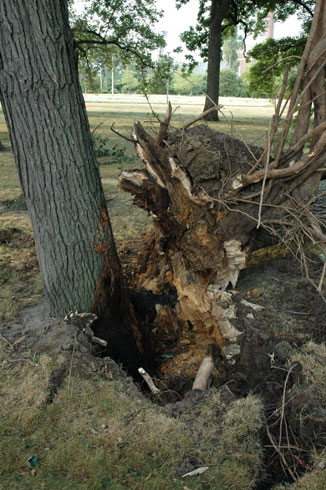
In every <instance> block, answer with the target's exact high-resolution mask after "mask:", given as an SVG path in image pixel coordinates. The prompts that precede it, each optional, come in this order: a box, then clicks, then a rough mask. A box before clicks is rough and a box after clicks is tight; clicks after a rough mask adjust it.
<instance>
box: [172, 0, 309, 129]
mask: <svg viewBox="0 0 326 490" xmlns="http://www.w3.org/2000/svg"><path fill="white" fill-rule="evenodd" d="M188 2H189V0H176V5H177V7H178V8H180V7H181V6H182V5H183V4H186V3H188ZM314 5H315V0H306V1H302V0H259V1H255V2H254V1H252V0H198V15H197V24H196V26H192V27H190V29H189V30H188V31H185V32H184V33H183V34H182V35H181V40H182V41H183V42H184V43H185V44H186V46H187V48H188V50H190V51H196V50H199V52H200V56H201V57H202V58H203V59H204V60H205V61H208V69H207V95H208V97H207V98H206V101H205V107H204V110H206V109H209V108H210V107H212V106H213V103H212V100H213V102H214V103H218V97H219V78H220V62H221V49H222V41H223V37H225V35H226V34H227V33H228V31H229V30H230V29H234V27H235V26H237V25H241V26H242V27H243V28H244V31H245V35H247V34H248V33H249V32H252V33H254V34H255V35H257V34H258V33H260V32H263V31H265V29H266V18H267V15H268V12H269V11H275V20H285V19H286V18H287V17H288V16H289V15H290V14H293V13H295V12H298V11H300V12H301V11H302V10H304V11H306V12H308V14H309V15H311V17H312V15H313V9H314ZM188 59H189V61H190V66H193V65H194V59H193V57H192V56H191V55H189V56H188ZM206 119H210V120H216V121H217V120H218V114H217V111H215V112H212V113H211V114H209V115H208V116H207V117H206Z"/></svg>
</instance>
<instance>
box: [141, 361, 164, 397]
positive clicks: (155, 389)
mask: <svg viewBox="0 0 326 490" xmlns="http://www.w3.org/2000/svg"><path fill="white" fill-rule="evenodd" d="M138 372H139V374H140V375H141V376H142V377H143V379H144V380H145V381H146V383H147V386H148V387H149V389H150V390H151V392H152V393H153V394H154V395H157V394H158V393H160V390H159V389H158V387H157V386H156V385H155V383H154V381H153V380H152V378H151V377H150V375H149V374H148V373H147V372H146V371H145V369H144V368H142V367H140V368H138Z"/></svg>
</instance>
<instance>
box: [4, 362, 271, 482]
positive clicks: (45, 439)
mask: <svg viewBox="0 0 326 490" xmlns="http://www.w3.org/2000/svg"><path fill="white" fill-rule="evenodd" d="M67 361H68V360H67V359H64V358H63V357H62V356H61V357H60V356H59V357H56V358H55V357H52V358H49V357H46V356H42V357H40V358H39V359H37V363H35V364H34V365H31V364H30V363H22V364H20V365H16V366H15V367H9V365H8V364H6V361H5V360H4V358H3V359H2V367H3V368H4V369H3V370H2V374H1V378H0V383H1V393H2V403H1V406H0V413H1V421H2V423H1V429H0V432H1V437H0V448H1V455H2V456H1V461H0V481H1V485H2V486H1V488H3V489H4V488H6V489H8V490H13V489H17V490H18V489H26V490H27V489H34V488H46V489H54V488H60V489H65V490H66V489H92V490H97V489H98V490H99V489H112V490H124V489H135V490H136V489H142V490H156V489H157V490H160V489H162V490H163V489H168V488H175V489H180V490H181V489H185V488H189V489H198V488H207V489H215V488H219V489H220V490H227V489H230V488H234V489H243V490H245V489H249V488H251V486H252V485H251V482H253V481H254V480H255V477H256V476H257V470H258V468H259V465H260V455H261V448H260V444H259V438H258V433H259V429H260V428H261V425H262V418H261V404H260V402H259V400H258V399H257V398H255V397H251V396H250V397H248V398H247V399H245V400H240V401H237V402H234V403H231V406H230V407H227V406H226V405H223V403H222V402H221V400H220V398H219V394H218V393H217V392H216V393H215V394H214V395H213V397H212V398H210V399H209V403H206V402H205V401H202V402H201V403H200V404H199V405H198V406H197V410H196V416H195V417H194V414H192V418H191V411H190V412H189V410H187V419H185V420H182V419H175V418H172V417H170V416H169V415H168V414H167V413H164V411H163V410H162V409H161V408H159V407H157V406H155V405H154V404H152V403H151V402H150V401H148V400H146V399H144V398H143V397H141V396H140V395H139V394H137V393H136V392H135V391H134V390H133V391H132V392H131V393H130V381H128V380H121V379H120V380H119V379H116V380H112V379H111V380H108V379H105V378H103V376H100V375H96V376H93V377H91V378H88V379H86V378H85V377H80V376H78V373H75V372H73V373H72V375H71V377H70V378H69V383H68V382H66V383H65V384H64V386H63V387H62V388H61V389H60V391H59V394H58V395H57V396H56V397H55V399H54V401H53V403H52V404H51V405H45V404H44V400H45V399H46V395H47V390H48V380H49V376H50V373H51V371H52V370H53V369H56V368H57V367H58V366H60V365H62V363H64V362H67ZM248 413H250V414H251V416H250V417H249V416H248ZM216 414H219V415H218V416H216ZM190 418H191V420H190ZM217 422H220V425H216V423H217ZM207 424H209V427H210V430H209V431H208V430H207ZM33 457H34V458H37V460H36V463H35V466H34V467H33V468H31V467H30V464H29V463H28V460H29V459H30V458H33ZM185 459H191V460H192V461H195V464H196V465H199V466H204V465H208V468H209V469H208V470H207V471H206V472H205V473H204V474H203V475H202V476H196V477H189V478H187V479H183V478H181V475H180V474H179V473H180V472H179V473H178V471H177V468H178V465H180V464H182V462H183V461H185ZM182 472H183V473H186V472H187V470H186V469H184V470H181V473H182Z"/></svg>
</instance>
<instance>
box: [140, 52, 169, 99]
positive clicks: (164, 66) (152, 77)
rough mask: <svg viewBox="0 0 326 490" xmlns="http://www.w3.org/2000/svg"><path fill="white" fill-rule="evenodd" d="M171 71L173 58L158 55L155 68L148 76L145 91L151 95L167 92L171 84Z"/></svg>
mask: <svg viewBox="0 0 326 490" xmlns="http://www.w3.org/2000/svg"><path fill="white" fill-rule="evenodd" d="M173 70H174V66H173V58H172V57H171V56H168V55H164V54H160V56H159V58H158V60H157V62H156V64H155V68H154V69H152V70H151V71H150V72H149V74H148V77H147V87H146V90H147V91H149V93H152V94H164V93H165V92H166V91H167V86H168V85H170V84H171V82H172V79H173Z"/></svg>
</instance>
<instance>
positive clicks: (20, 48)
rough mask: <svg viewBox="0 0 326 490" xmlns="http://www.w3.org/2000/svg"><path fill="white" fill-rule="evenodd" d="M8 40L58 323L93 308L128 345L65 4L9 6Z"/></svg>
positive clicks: (6, 60) (5, 63) (0, 68)
mask: <svg viewBox="0 0 326 490" xmlns="http://www.w3.org/2000/svg"><path fill="white" fill-rule="evenodd" d="M0 39H1V43H0V92H1V103H2V107H3V110H4V114H5V117H6V121H7V125H8V128H9V132H10V138H11V142H12V148H13V152H14V156H15V160H16V164H17V168H18V172H19V177H20V182H21V185H22V189H23V193H24V196H25V198H26V203H27V207H28V211H29V214H30V217H31V220H32V225H33V230H34V235H35V242H36V248H37V254H38V260H39V264H40V269H41V274H42V278H43V283H44V288H45V292H46V295H47V297H48V300H49V302H50V307H51V314H52V315H57V316H63V315H65V314H66V313H67V312H68V311H69V310H72V309H78V310H79V311H90V310H91V309H92V310H93V312H95V313H96V314H98V315H99V316H100V317H101V319H102V320H103V319H104V324H103V323H102V327H101V334H102V336H103V337H104V338H105V337H106V338H107V337H108V336H109V337H110V338H111V339H112V337H113V339H114V337H115V336H117V335H118V336H119V335H120V337H121V336H122V337H123V336H124V335H125V336H127V335H126V332H127V331H128V332H129V333H130V330H131V327H130V326H128V327H126V323H127V320H126V323H125V324H124V323H123V322H121V311H124V313H125V316H126V317H127V316H128V312H129V313H130V311H129V307H128V301H127V299H126V297H125V296H124V295H123V285H122V284H121V273H120V265H119V261H118V258H117V254H116V249H115V244H114V239H113V235H112V230H111V225H110V221H109V217H108V213H107V208H106V204H105V197H104V193H103V188H102V184H101V179H100V173H99V168H98V164H97V162H96V159H95V154H94V151H93V146H92V140H91V135H90V130H89V124H88V119H87V114H86V108H85V103H84V100H83V96H82V92H81V87H80V84H79V78H78V72H77V56H76V53H75V50H74V40H73V36H72V33H71V30H70V27H69V22H68V9H67V2H66V0H59V1H58V0H48V1H47V2H44V1H42V0H34V1H33V2H26V1H24V0H3V1H2V2H1V4H0ZM129 321H130V318H129ZM108 323H109V325H108ZM130 324H131V325H132V322H130ZM124 325H125V326H124ZM109 327H110V329H111V330H110V331H111V332H114V335H113V334H112V335H111V334H110V333H109V332H105V330H107V329H108V328H109ZM124 330H125V332H124ZM123 332H124V333H123ZM116 341H117V339H116ZM122 342H123V341H122ZM130 349H131V352H133V353H134V352H135V347H130Z"/></svg>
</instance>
